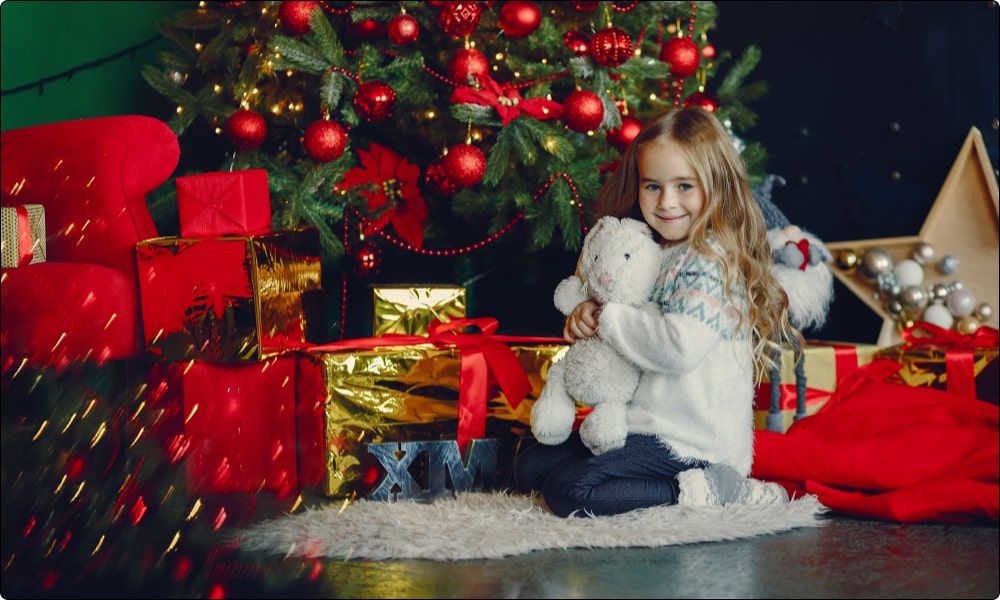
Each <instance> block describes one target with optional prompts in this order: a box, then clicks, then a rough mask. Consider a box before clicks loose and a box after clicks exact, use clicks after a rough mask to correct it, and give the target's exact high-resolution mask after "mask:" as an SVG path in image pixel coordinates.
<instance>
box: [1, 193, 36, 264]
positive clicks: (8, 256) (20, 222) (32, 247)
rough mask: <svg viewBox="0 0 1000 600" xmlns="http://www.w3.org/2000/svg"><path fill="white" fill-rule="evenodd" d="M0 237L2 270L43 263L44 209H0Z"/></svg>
mask: <svg viewBox="0 0 1000 600" xmlns="http://www.w3.org/2000/svg"><path fill="white" fill-rule="evenodd" d="M0 233H2V235H0V258H2V261H0V264H2V266H3V267H5V268H7V267H24V266H27V265H33V264H35V263H40V262H45V207H44V206H42V205H41V204H19V205H17V206H3V207H0Z"/></svg>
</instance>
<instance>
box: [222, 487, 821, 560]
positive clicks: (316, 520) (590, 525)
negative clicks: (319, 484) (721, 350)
mask: <svg viewBox="0 0 1000 600" xmlns="http://www.w3.org/2000/svg"><path fill="white" fill-rule="evenodd" d="M341 508H342V505H341V504H334V505H331V506H328V507H324V508H319V509H312V510H307V511H305V512H303V513H300V514H297V515H288V516H285V517H281V518H278V519H274V520H271V521H266V522H262V523H260V524H258V525H256V526H254V527H253V528H250V529H247V530H245V531H243V532H241V533H240V534H239V538H238V540H239V543H240V545H241V547H242V548H243V549H244V550H257V551H263V552H267V553H270V554H280V555H283V556H307V557H329V558H341V559H349V558H363V559H369V560H386V559H402V558H406V559H428V560H441V561H449V560H465V559H477V558H501V557H504V556H510V555H513V554H525V553H528V552H531V551H533V550H545V549H551V548H621V547H654V546H670V545H676V544H689V543H692V542H714V541H721V540H735V539H740V538H749V537H754V536H758V535H764V534H771V533H779V532H782V531H787V530H789V529H794V528H796V527H818V526H821V525H822V524H823V523H824V521H823V520H822V519H820V518H819V516H820V515H821V514H822V513H824V512H825V511H826V510H827V509H826V508H825V507H824V506H823V505H821V504H820V503H819V501H818V500H817V499H816V497H815V496H806V497H804V498H799V499H796V500H794V501H792V502H789V503H786V504H778V505H766V506H737V505H733V506H726V507H705V508H697V509H693V508H688V507H682V506H659V507H654V508H648V509H644V510H638V511H633V512H631V513H626V514H623V515H616V516H613V517H600V518H569V519H562V518H559V517H557V516H555V515H553V514H552V513H550V512H549V511H548V509H546V508H545V504H544V501H543V500H541V498H540V497H538V496H520V495H506V494H502V493H493V494H476V493H468V494H462V495H459V496H458V497H457V498H453V499H447V500H439V501H437V502H435V503H433V504H418V503H414V502H397V503H388V502H369V501H366V500H360V501H357V502H354V503H353V504H350V505H349V506H347V507H346V508H345V509H343V511H341Z"/></svg>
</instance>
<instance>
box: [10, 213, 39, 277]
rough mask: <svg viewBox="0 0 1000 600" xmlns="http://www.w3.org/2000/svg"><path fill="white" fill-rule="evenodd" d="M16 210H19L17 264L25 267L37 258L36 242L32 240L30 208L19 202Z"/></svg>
mask: <svg viewBox="0 0 1000 600" xmlns="http://www.w3.org/2000/svg"><path fill="white" fill-rule="evenodd" d="M14 210H15V212H17V266H19V267H24V266H27V265H30V264H31V260H32V259H33V258H35V243H34V242H33V241H32V240H31V221H30V220H29V219H28V209H27V208H25V207H23V206H21V205H20V204H19V205H17V206H15V207H14Z"/></svg>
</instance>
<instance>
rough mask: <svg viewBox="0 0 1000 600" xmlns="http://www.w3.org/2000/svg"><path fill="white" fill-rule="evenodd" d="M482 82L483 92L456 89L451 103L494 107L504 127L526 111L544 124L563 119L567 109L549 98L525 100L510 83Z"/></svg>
mask: <svg viewBox="0 0 1000 600" xmlns="http://www.w3.org/2000/svg"><path fill="white" fill-rule="evenodd" d="M479 82H480V83H481V84H482V85H483V89H478V90H477V89H474V88H470V87H460V88H455V91H454V92H452V94H451V103H452V104H479V105H481V106H492V107H493V108H494V109H496V111H497V114H498V115H500V123H501V124H502V125H504V126H506V125H507V123H510V122H511V121H513V120H514V119H516V118H517V117H519V116H520V115H521V113H522V112H523V113H524V114H526V115H528V116H529V117H534V118H535V119H539V120H541V121H544V120H546V119H558V118H561V117H562V113H563V107H562V105H561V104H559V103H558V102H556V101H554V100H546V99H545V98H528V99H527V100H525V99H524V98H523V97H521V93H520V92H518V91H517V88H515V87H514V86H512V85H510V84H509V83H505V84H503V86H501V85H500V84H499V83H497V82H496V81H494V80H493V79H491V78H490V77H488V76H480V77H479Z"/></svg>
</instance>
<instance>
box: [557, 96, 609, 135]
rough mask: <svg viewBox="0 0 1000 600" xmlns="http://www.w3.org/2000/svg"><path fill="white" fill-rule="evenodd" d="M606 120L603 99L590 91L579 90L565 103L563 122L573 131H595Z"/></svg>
mask: <svg viewBox="0 0 1000 600" xmlns="http://www.w3.org/2000/svg"><path fill="white" fill-rule="evenodd" d="M603 120H604V103H603V102H601V97H600V96H598V95H597V94H595V93H594V92H591V91H588V90H577V91H575V92H573V93H572V94H570V95H569V96H568V97H567V98H566V100H565V101H564V102H563V122H564V123H566V125H567V126H569V128H570V129H572V130H573V131H579V132H581V133H583V132H587V131H593V130H595V129H597V128H598V127H600V126H601V121H603Z"/></svg>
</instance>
